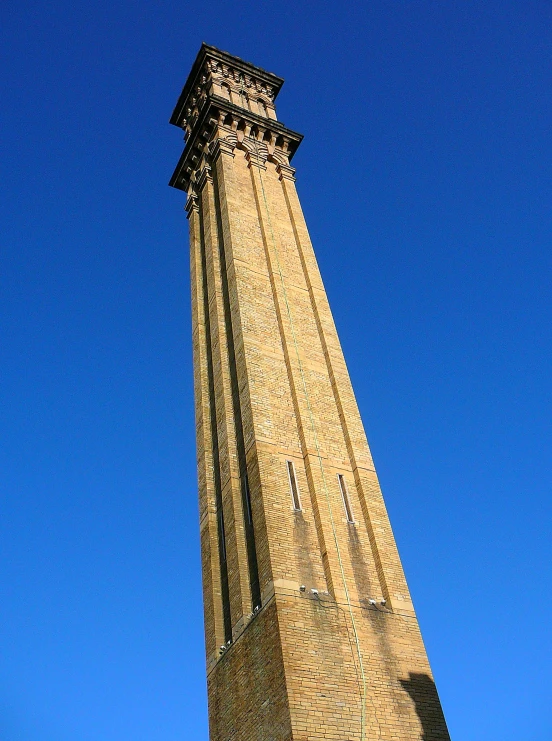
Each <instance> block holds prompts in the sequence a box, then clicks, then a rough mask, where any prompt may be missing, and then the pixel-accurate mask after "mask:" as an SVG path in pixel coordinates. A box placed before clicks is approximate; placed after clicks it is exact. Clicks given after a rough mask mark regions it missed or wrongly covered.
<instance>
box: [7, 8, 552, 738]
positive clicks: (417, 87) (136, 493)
mask: <svg viewBox="0 0 552 741" xmlns="http://www.w3.org/2000/svg"><path fill="white" fill-rule="evenodd" d="M0 21H1V24H0V25H1V31H0V34H1V39H0V40H1V44H0V55H1V58H0V63H1V66H2V76H1V80H0V85H1V90H0V94H1V107H0V108H1V114H0V115H1V118H2V121H1V126H2V129H1V130H2V137H1V147H2V170H1V171H2V188H1V194H0V216H1V223H2V237H1V245H0V246H1V250H0V344H1V348H2V350H1V354H0V378H1V384H0V435H1V439H2V445H1V447H0V605H1V609H0V647H1V648H0V738H1V739H2V740H3V741H179V740H181V739H194V740H196V739H197V740H198V741H207V720H206V718H207V711H206V692H205V681H204V661H203V627H202V607H201V588H200V564H199V546H198V526H197V506H196V472H195V450H194V445H195V443H194V419H193V399H192V368H191V346H190V306H189V284H188V283H189V276H188V245H187V222H186V219H185V215H184V212H183V203H184V198H183V194H182V193H180V192H177V191H173V190H171V189H169V187H168V186H167V182H168V179H169V176H170V174H171V173H172V170H173V167H174V165H175V163H176V161H177V159H178V156H179V155H180V152H181V148H182V135H181V132H179V131H178V130H177V129H175V128H173V127H170V126H169V125H168V123H167V121H168V118H169V115H170V113H171V111H172V108H173V105H174V103H175V102H176V99H177V97H178V94H179V92H180V90H181V87H182V85H183V83H184V81H185V78H186V76H187V73H188V71H189V68H190V66H191V63H192V61H193V59H194V57H195V55H196V52H197V50H198V48H199V45H200V43H201V41H206V42H208V43H210V44H214V45H216V46H219V47H221V48H222V49H225V50H227V51H229V52H231V53H233V54H237V55H239V56H242V57H243V58H245V59H247V60H250V61H252V62H253V63H255V64H257V65H259V66H262V67H265V68H266V69H268V70H271V71H273V72H275V73H277V74H279V75H281V76H283V77H284V78H285V79H286V84H285V85H284V88H283V90H282V92H281V94H280V98H279V101H278V111H279V115H280V118H281V120H283V121H284V122H285V123H286V124H287V125H288V126H290V127H292V128H294V129H296V130H298V131H300V132H302V133H304V135H305V140H304V142H303V144H302V146H301V148H300V149H299V152H298V154H297V156H296V159H295V162H294V164H295V165H296V167H297V168H298V188H299V192H300V196H301V198H302V202H303V206H304V209H305V212H306V216H307V221H308V223H309V226H310V229H311V233H312V237H313V241H314V244H315V249H316V251H317V254H318V258H319V262H320V266H321V270H322V273H323V276H324V279H325V281H326V286H327V289H328V293H329V297H330V302H331V305H332V307H333V310H334V314H335V318H336V322H337V325H338V329H339V331H340V335H341V339H342V342H343V346H344V350H345V354H346V358H347V360H348V364H349V368H350V372H351V376H352V379H353V384H354V386H355V390H356V393H357V396H358V400H359V404H360V408H361V411H362V414H363V418H364V422H365V425H366V429H367V433H368V438H369V441H370V443H371V446H372V450H373V453H374V457H375V461H376V466H377V467H378V471H379V474H380V478H381V481H382V485H383V490H384V495H385V497H386V501H387V504H388V508H389V511H390V515H391V520H392V524H393V527H394V530H395V534H396V537H397V540H398V544H399V548H400V551H401V555H402V558H403V562H404V566H405V569H406V573H407V578H408V580H409V583H410V587H411V590H412V593H413V597H414V602H415V605H416V608H417V611H418V615H419V619H420V623H421V627H422V631H423V634H424V638H425V641H426V645H427V649H428V653H429V657H430V661H431V663H432V666H433V669H434V673H435V676H436V680H437V685H438V688H439V691H440V694H441V697H442V701H443V706H444V710H445V714H446V717H447V720H448V722H449V725H450V730H451V734H452V737H453V739H454V741H513V740H514V739H516V741H519V739H520V738H522V739H523V741H537V740H539V741H541V740H548V739H551V738H552V718H551V714H550V708H551V707H552V682H551V681H550V671H551V644H552V638H551V630H550V613H551V608H552V596H551V595H552V579H551V572H550V564H551V561H552V547H551V539H550V520H551V514H552V513H551V499H550V490H551V483H552V481H551V480H552V466H551V456H550V451H551V447H552V425H551V418H552V415H551V411H552V410H551V401H552V399H551V385H550V380H551V378H550V377H551V373H550V355H551V352H550V351H551V345H552V342H551V340H552V336H551V335H552V331H551V326H552V321H551V320H552V316H551V314H552V310H551V267H552V265H551V263H552V256H551V250H550V235H551V226H552V211H551V205H552V203H551V195H552V193H551V191H552V160H551V155H552V142H551V120H552V103H551V95H550V90H551V77H552V74H551V61H552V60H551V52H552V34H551V31H552V28H551V26H552V23H551V21H552V10H551V6H550V3H548V2H536V1H534V0H523V2H521V1H520V2H509V1H508V0H496V1H487V2H484V1H483V2H481V1H478V2H475V1H470V0H466V1H464V2H457V1H455V0H447V2H442V1H434V2H429V1H428V0H417V1H416V2H405V1H399V0H396V1H395V0H374V2H369V3H368V2H356V3H335V4H332V3H322V2H301V1H300V0H299V1H296V2H293V3H292V2H278V1H276V0H274V1H273V2H270V3H268V2H262V0H255V2H251V1H250V0H245V1H242V2H240V3H230V2H222V1H221V0H213V1H211V2H209V3H199V2H198V3H192V2H183V3H182V2H181V3H175V2H167V1H166V0H164V1H163V0H148V1H147V2H146V0H135V2H130V1H129V0H111V1H110V2H105V3H85V2H74V0H72V1H71V2H69V1H68V0H51V1H50V2H44V1H42V2H37V1H36V0H34V1H33V0H28V1H26V0H23V1H22V2H15V0H4V2H3V3H2V8H1V10H0Z"/></svg>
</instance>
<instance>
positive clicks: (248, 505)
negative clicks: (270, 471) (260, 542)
mask: <svg viewBox="0 0 552 741" xmlns="http://www.w3.org/2000/svg"><path fill="white" fill-rule="evenodd" d="M244 493H245V507H246V510H247V524H248V525H253V511H252V509H251V490H250V489H249V478H248V476H247V474H245V479H244Z"/></svg>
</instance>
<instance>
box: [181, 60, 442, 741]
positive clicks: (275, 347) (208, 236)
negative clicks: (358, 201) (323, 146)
mask: <svg viewBox="0 0 552 741" xmlns="http://www.w3.org/2000/svg"><path fill="white" fill-rule="evenodd" d="M282 82H283V81H282V80H281V79H280V78H278V77H276V76H275V75H272V74H270V73H267V72H265V71H264V70H261V69H258V68H256V67H254V66H253V65H250V64H248V63H245V62H243V61H242V60H240V59H238V58H236V57H233V56H230V55H229V54H226V53H224V52H221V51H219V50H217V49H214V48H213V47H209V46H206V45H203V46H202V48H201V50H200V52H199V55H198V57H197V59H196V61H195V63H194V66H193V68H192V71H191V73H190V76H189V78H188V81H187V83H186V85H185V87H184V90H183V91H182V95H181V96H180V99H179V101H178V104H177V107H176V109H175V111H174V113H173V116H172V118H171V123H173V124H175V125H177V126H180V127H182V128H183V129H184V131H185V138H186V147H185V149H184V152H183V155H182V157H181V159H180V162H179V163H178V166H177V168H176V171H175V173H174V175H173V177H172V180H171V185H173V186H175V187H177V188H180V189H182V190H184V191H185V192H186V193H187V196H188V197H187V204H186V208H187V211H188V215H189V220H190V243H191V277H192V309H193V346H194V368H195V398H196V427H197V457H198V472H199V498H200V527H201V545H202V564H203V587H204V605H205V638H206V651H207V674H208V690H209V721H210V737H211V741H292V740H293V741H307V740H308V741H314V740H315V739H320V740H322V739H325V740H326V741H329V740H330V739H333V740H335V741H365V739H366V740H367V739H378V740H379V739H381V740H384V739H385V740H386V741H387V740H388V741H391V740H393V741H394V740H400V741H414V740H419V739H425V740H426V741H445V740H446V739H448V738H449V735H448V732H447V728H446V724H445V720H444V717H443V713H442V710H441V706H440V703H439V699H438V696H437V692H436V689H435V686H434V684H433V680H432V676H431V670H430V667H429V664H428V660H427V657H426V653H425V649H424V645H423V642H422V638H421V636H420V632H419V628H418V623H417V620H416V616H415V613H414V608H413V606H412V602H411V599H410V595H409V592H408V588H407V585H406V581H405V577H404V573H403V570H402V566H401V562H400V559H399V555H398V552H397V548H396V545H395V541H394V538H393V533H392V531H391V527H390V524H389V520H388V517H387V513H386V510H385V505H384V502H383V498H382V495H381V491H380V487H379V483H378V479H377V476H376V472H375V470H374V465H373V462H372V457H371V455H370V450H369V448H368V443H367V441H366V436H365V433H364V428H363V425H362V421H361V418H360V414H359V411H358V408H357V404H356V400H355V396H354V393H353V390H352V387H351V382H350V379H349V375H348V372H347V368H346V365H345V360H344V358H343V353H342V351H341V347H340V344H339V339H338V336H337V332H336V329H335V326H334V322H333V319H332V314H331V311H330V307H329V305H328V300H327V297H326V293H325V290H324V286H323V284H322V279H321V277H320V273H319V270H318V266H317V263H316V258H315V255H314V252H313V248H312V245H311V242H310V239H309V235H308V231H307V227H306V225H305V220H304V218H303V214H302V211H301V206H300V203H299V199H298V197H297V192H296V189H295V179H294V170H293V169H292V167H291V166H290V159H291V158H292V156H293V154H294V152H295V150H296V148H297V146H298V145H299V144H300V142H301V138H302V137H301V136H300V135H299V134H297V133H295V132H293V131H291V130H290V129H288V128H287V127H285V126H284V125H283V124H281V123H279V122H278V121H277V119H276V112H275V108H274V99H275V97H276V95H277V93H278V92H279V90H280V87H281V85H282Z"/></svg>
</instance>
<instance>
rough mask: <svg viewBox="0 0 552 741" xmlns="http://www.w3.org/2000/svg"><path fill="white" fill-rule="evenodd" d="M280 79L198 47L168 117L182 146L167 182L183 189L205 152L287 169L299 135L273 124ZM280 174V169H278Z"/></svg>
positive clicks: (300, 139) (194, 172)
mask: <svg viewBox="0 0 552 741" xmlns="http://www.w3.org/2000/svg"><path fill="white" fill-rule="evenodd" d="M282 84H283V80H282V79H281V78H280V77H277V76H276V75H273V74H272V73H270V72H265V70H262V69H260V68H259V67H255V66H254V65H252V64H249V63H248V62H244V61H243V60H242V59H239V58H238V57H233V56H232V55H230V54H227V53H226V52H222V51H220V50H219V49H215V47H212V46H208V45H207V44H203V45H202V47H201V49H200V51H199V54H198V56H197V58H196V61H195V62H194V66H193V67H192V71H191V73H190V75H189V77H188V80H187V82H186V85H185V86H184V89H183V91H182V94H181V95H180V98H179V100H178V103H177V105H176V108H175V110H174V112H173V115H172V117H171V119H170V122H171V123H172V124H174V125H175V126H180V127H182V128H183V129H184V131H185V137H184V138H185V140H186V146H185V148H184V151H183V153H182V155H181V157H180V160H179V162H178V164H177V166H176V169H175V171H174V173H173V176H172V177H171V179H170V182H169V184H170V185H171V186H172V187H174V188H178V189H180V190H184V191H188V190H189V188H190V184H191V183H192V181H193V180H194V178H195V177H197V171H198V169H199V168H200V166H201V163H202V160H203V158H204V155H205V153H206V152H208V151H211V153H212V154H213V155H215V152H216V156H218V155H219V154H220V153H221V152H222V151H226V152H227V153H228V154H232V153H233V151H234V149H235V148H239V149H243V150H245V151H246V156H247V159H248V162H249V164H250V165H251V164H254V165H257V166H259V167H264V166H265V163H266V161H267V160H269V161H273V162H275V163H276V164H277V165H280V166H282V167H288V168H289V161H290V160H291V158H292V157H293V155H294V154H295V151H296V149H297V147H298V146H299V144H300V143H301V141H302V139H303V137H302V135H301V134H298V133H297V132H295V131H292V130H291V129H288V128H287V127H286V126H284V124H282V123H280V122H279V121H277V120H276V112H275V110H274V103H273V101H274V98H275V97H276V95H277V94H278V92H279V90H280V88H281V86H282ZM282 172H283V171H282Z"/></svg>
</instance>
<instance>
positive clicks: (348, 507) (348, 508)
mask: <svg viewBox="0 0 552 741" xmlns="http://www.w3.org/2000/svg"><path fill="white" fill-rule="evenodd" d="M337 479H338V481H339V488H340V489H341V496H342V497H343V505H344V507H345V513H346V514H347V522H354V521H355V518H354V517H353V508H352V507H351V500H350V499H349V491H348V489H347V484H346V482H345V477H344V476H342V475H341V474H340V473H338V474H337Z"/></svg>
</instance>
